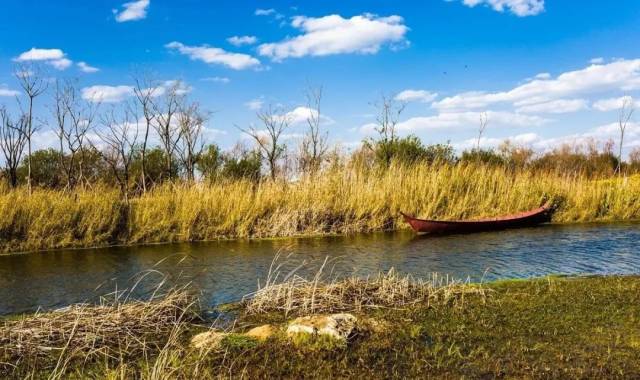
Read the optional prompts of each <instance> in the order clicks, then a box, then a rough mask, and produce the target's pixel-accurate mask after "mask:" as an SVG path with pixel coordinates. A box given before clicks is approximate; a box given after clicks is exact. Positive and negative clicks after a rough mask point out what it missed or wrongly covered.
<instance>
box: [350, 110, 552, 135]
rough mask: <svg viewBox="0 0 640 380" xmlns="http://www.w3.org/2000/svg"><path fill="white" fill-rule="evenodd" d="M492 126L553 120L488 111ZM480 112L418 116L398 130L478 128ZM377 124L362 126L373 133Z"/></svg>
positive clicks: (404, 122) (404, 123)
mask: <svg viewBox="0 0 640 380" xmlns="http://www.w3.org/2000/svg"><path fill="white" fill-rule="evenodd" d="M486 115H487V117H488V120H489V123H490V125H491V126H501V127H537V126H541V125H544V124H547V123H548V122H550V121H551V120H549V119H545V118H542V117H539V116H534V115H525V114H520V113H513V112H502V111H486ZM479 117H480V114H479V113H478V112H445V113H441V114H438V115H434V116H418V117H412V118H410V119H408V120H405V121H402V122H400V123H398V124H397V129H398V131H405V132H416V131H421V130H432V129H448V128H477V126H478V123H479V120H480V119H479ZM375 126H376V125H375V124H374V123H369V124H365V125H364V126H362V127H361V128H360V131H361V132H363V133H371V131H372V130H373V128H374V127H375Z"/></svg>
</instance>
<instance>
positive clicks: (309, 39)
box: [258, 14, 409, 61]
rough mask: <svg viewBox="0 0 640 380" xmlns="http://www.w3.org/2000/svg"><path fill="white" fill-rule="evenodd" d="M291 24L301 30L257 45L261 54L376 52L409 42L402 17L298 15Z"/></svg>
mask: <svg viewBox="0 0 640 380" xmlns="http://www.w3.org/2000/svg"><path fill="white" fill-rule="evenodd" d="M291 25H292V26H293V27H294V28H296V29H298V30H300V31H301V32H302V34H301V35H298V36H296V37H293V38H288V39H285V40H283V41H280V42H275V43H266V44H262V45H260V46H259V47H258V51H259V53H260V55H263V56H267V57H270V58H271V59H273V60H275V61H281V60H283V59H286V58H299V57H304V56H326V55H333V54H348V53H360V54H374V53H377V52H378V51H379V50H380V48H381V47H382V46H383V45H393V44H400V43H406V40H405V35H406V33H407V31H408V30H409V28H408V27H407V26H406V25H404V20H403V19H402V17H400V16H388V17H378V16H375V15H372V14H363V15H360V16H354V17H351V18H349V19H345V18H343V17H342V16H340V15H330V16H324V17H318V18H313V17H306V16H296V17H294V18H293V21H292V22H291Z"/></svg>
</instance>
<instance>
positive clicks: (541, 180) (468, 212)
mask: <svg viewBox="0 0 640 380" xmlns="http://www.w3.org/2000/svg"><path fill="white" fill-rule="evenodd" d="M637 194H640V178H638V177H630V178H614V179H609V180H591V179H588V178H586V177H583V176H579V175H573V176H568V175H558V174H554V173H540V172H534V171H530V170H525V169H523V170H519V171H518V170H517V171H513V170H509V169H506V168H504V167H494V166H479V165H473V164H459V165H452V166H450V165H443V164H438V165H433V166H430V165H418V166H412V167H403V166H393V167H391V168H390V169H388V170H385V171H379V172H378V171H358V170H348V169H344V168H339V169H334V170H329V171H327V172H325V173H323V174H322V175H321V176H318V177H314V178H303V179H300V180H299V181H297V182H288V183H285V182H271V181H264V182H260V183H258V184H256V183H253V182H250V181H242V180H241V181H232V182H217V183H211V184H204V183H199V184H195V185H184V184H181V185H177V184H165V185H162V186H159V187H157V188H155V189H154V190H152V191H150V192H148V193H146V194H144V195H142V196H139V197H134V198H132V199H131V201H130V202H129V203H128V204H127V203H124V202H123V201H121V197H120V194H119V192H118V191H117V190H115V189H111V188H105V187H96V188H93V189H85V190H78V191H75V192H73V193H69V192H62V191H52V190H36V191H35V192H34V193H33V194H32V195H31V196H29V195H28V193H27V192H26V190H25V189H17V190H7V189H5V190H3V191H0V214H2V215H3V218H2V219H1V220H0V251H2V252H24V251H35V250H47V249H56V248H85V247H103V246H111V245H132V244H151V243H168V242H189V241H203V240H217V239H236V238H269V237H291V236H312V235H343V234H353V233H359V232H373V231H383V230H394V229H400V228H406V226H405V225H404V223H403V222H402V221H401V219H400V217H399V212H400V211H405V212H409V213H413V214H415V215H417V216H420V217H424V218H431V219H467V218H478V217H491V216H498V215H502V214H509V213H514V212H518V211H523V210H528V209H532V208H535V207H538V206H539V205H540V204H541V203H542V202H543V201H545V200H553V201H554V202H556V203H557V204H558V205H559V209H558V211H557V212H556V214H555V215H554V219H553V221H554V222H557V223H568V222H602V221H626V220H637V219H640V197H638V195H637Z"/></svg>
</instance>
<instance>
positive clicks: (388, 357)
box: [0, 275, 640, 379]
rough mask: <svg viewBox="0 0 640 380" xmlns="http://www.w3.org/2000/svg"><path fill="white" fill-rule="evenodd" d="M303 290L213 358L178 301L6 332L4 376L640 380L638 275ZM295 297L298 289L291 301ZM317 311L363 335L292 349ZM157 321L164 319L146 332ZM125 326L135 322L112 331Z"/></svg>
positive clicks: (245, 310)
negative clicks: (198, 345)
mask: <svg viewBox="0 0 640 380" xmlns="http://www.w3.org/2000/svg"><path fill="white" fill-rule="evenodd" d="M297 281H298V282H295V281H294V282H291V281H290V282H287V283H284V284H276V285H273V286H275V288H274V287H272V288H265V289H263V291H262V292H260V293H258V294H257V295H256V298H255V299H254V300H252V301H250V302H248V303H246V304H243V305H241V306H240V309H239V313H240V314H239V316H238V320H237V322H236V323H235V325H234V326H235V327H234V330H233V333H231V334H229V335H227V336H226V338H225V339H224V340H223V341H222V343H221V345H220V346H219V347H217V348H216V349H211V350H201V349H195V348H191V347H190V345H189V340H190V338H191V337H192V336H194V334H196V333H197V332H201V331H202V330H203V328H204V327H203V326H202V325H198V324H194V323H195V321H196V319H195V318H193V317H192V314H191V313H189V312H187V310H189V305H191V303H190V302H188V297H182V296H176V295H174V296H172V297H170V298H169V300H170V301H169V302H166V301H162V302H158V303H155V304H153V305H155V306H153V305H152V304H136V305H133V306H130V309H126V308H125V307H124V306H122V305H112V306H111V307H110V308H109V307H106V306H103V309H101V310H100V312H99V313H90V312H88V311H87V310H89V309H90V308H88V307H85V308H84V309H82V310H84V312H82V313H80V312H77V311H74V309H71V311H67V312H64V313H57V314H56V315H53V316H52V315H47V314H45V315H40V316H37V317H33V316H27V317H23V318H20V319H12V320H8V321H4V322H2V325H1V326H0V340H2V345H1V346H0V347H1V348H0V351H1V352H2V356H1V357H0V361H1V362H4V364H2V371H3V372H2V374H3V376H8V377H16V378H24V377H27V378H45V377H48V376H50V375H51V374H54V375H55V376H54V377H56V376H57V377H60V378H61V377H69V378H85V377H92V378H110V379H120V378H122V379H124V378H143V379H165V378H166V379H168V378H171V379H175V378H183V379H208V378H238V377H244V378H330V377H331V378H424V377H437V378H461V377H464V378H487V377H506V378H637V377H638V376H640V329H638V327H639V325H640V321H639V320H638V316H639V315H640V277H637V276H635V277H590V278H553V277H551V278H544V279H536V280H527V281H506V282H497V283H491V284H485V285H482V286H479V285H465V284H449V285H442V284H440V285H438V284H437V283H434V282H432V281H431V282H419V281H412V280H411V279H408V278H403V277H398V276H395V275H391V276H382V277H378V278H376V279H372V280H369V281H356V280H348V281H345V282H338V283H332V284H323V283H317V282H315V281H313V280H311V281H301V280H297ZM283 287H284V288H288V289H289V290H292V291H290V292H283V291H282V290H283ZM287 294H288V295H287ZM266 301H269V302H266ZM314 303H315V304H314ZM313 305H315V306H313ZM310 307H311V308H313V307H315V308H316V312H334V311H344V310H347V311H350V312H352V313H354V314H355V315H356V316H357V318H358V323H357V327H356V332H355V334H353V335H352V336H351V337H350V338H349V340H348V342H347V343H346V344H340V343H336V342H331V341H327V340H322V339H320V338H311V339H310V340H304V341H295V340H291V339H290V338H287V336H286V334H285V333H284V327H282V326H286V323H287V321H289V320H291V319H292V318H293V317H295V316H296V315H308V314H309V313H310ZM105 308H106V309H105ZM125 314H126V315H125ZM87 315H89V316H90V317H86V316H87ZM152 316H153V318H154V319H153V321H147V320H146V319H147V318H151V317H152ZM124 317H126V320H127V321H128V322H129V323H127V324H123V325H122V326H119V325H117V324H116V325H113V324H111V323H110V322H113V321H114V320H118V318H121V319H122V318H124ZM50 321H55V323H54V322H50ZM62 322H64V323H62ZM151 322H153V323H151ZM266 322H268V323H272V324H273V325H275V326H281V327H278V329H279V330H278V331H277V332H276V333H275V335H272V336H270V337H269V338H267V339H266V341H259V340H256V339H252V338H249V337H247V336H244V335H241V334H240V333H241V332H242V331H246V330H247V329H249V328H250V327H253V326H256V325H260V324H263V323H266ZM103 326H107V327H106V328H105V327H103ZM45 331H46V333H45ZM18 343H19V344H18ZM16 347H18V348H17V349H16ZM87 352H89V353H91V355H89V356H87V355H85V353H87ZM9 363H10V364H9Z"/></svg>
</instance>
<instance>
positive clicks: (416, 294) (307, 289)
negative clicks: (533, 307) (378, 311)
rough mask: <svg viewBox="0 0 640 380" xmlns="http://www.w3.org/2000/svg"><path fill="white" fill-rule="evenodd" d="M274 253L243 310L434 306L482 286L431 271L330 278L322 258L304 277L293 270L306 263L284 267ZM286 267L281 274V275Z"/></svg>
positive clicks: (480, 291) (481, 291) (455, 302)
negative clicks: (260, 283) (416, 275)
mask: <svg viewBox="0 0 640 380" xmlns="http://www.w3.org/2000/svg"><path fill="white" fill-rule="evenodd" d="M279 258H280V257H279V255H277V256H276V257H275V258H274V262H273V263H272V265H271V267H270V269H269V274H268V275H267V279H266V282H265V284H264V286H262V287H260V288H259V289H258V290H257V291H256V292H255V293H252V294H250V295H248V296H246V297H245V299H244V300H243V304H244V310H245V312H246V313H247V314H249V315H251V314H265V313H272V312H276V313H284V315H285V316H287V315H290V314H296V315H303V314H307V315H308V314H314V313H335V312H341V311H356V312H361V311H363V310H364V309H372V308H402V307H408V306H411V305H415V304H418V303H419V304H421V305H423V306H425V307H430V306H436V305H448V306H453V307H458V306H462V305H463V303H464V297H465V296H467V295H477V296H480V297H485V296H486V295H487V290H486V289H485V288H484V287H483V286H482V285H481V284H470V283H468V281H467V282H463V281H460V280H455V279H452V278H450V277H449V276H441V275H438V274H437V273H433V274H431V275H430V277H429V278H427V279H416V278H414V277H412V276H411V275H401V274H398V273H397V272H396V271H395V270H394V269H393V268H392V269H390V270H389V271H388V272H386V273H379V274H377V275H376V276H372V277H365V278H363V277H357V276H351V277H347V278H342V279H338V278H334V277H332V275H331V271H330V270H329V271H327V267H328V263H329V262H328V259H325V261H324V263H323V264H322V265H321V266H320V268H319V269H318V270H317V272H316V273H315V275H314V276H312V277H305V276H302V275H299V274H298V273H297V272H298V271H299V270H300V269H301V268H303V267H304V266H305V265H306V263H305V262H303V263H301V264H300V265H298V266H297V267H295V268H294V269H293V270H288V271H285V270H284V268H285V267H286V266H285V264H287V262H286V260H285V261H284V262H280V263H278V261H279ZM285 272H286V274H285Z"/></svg>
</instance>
